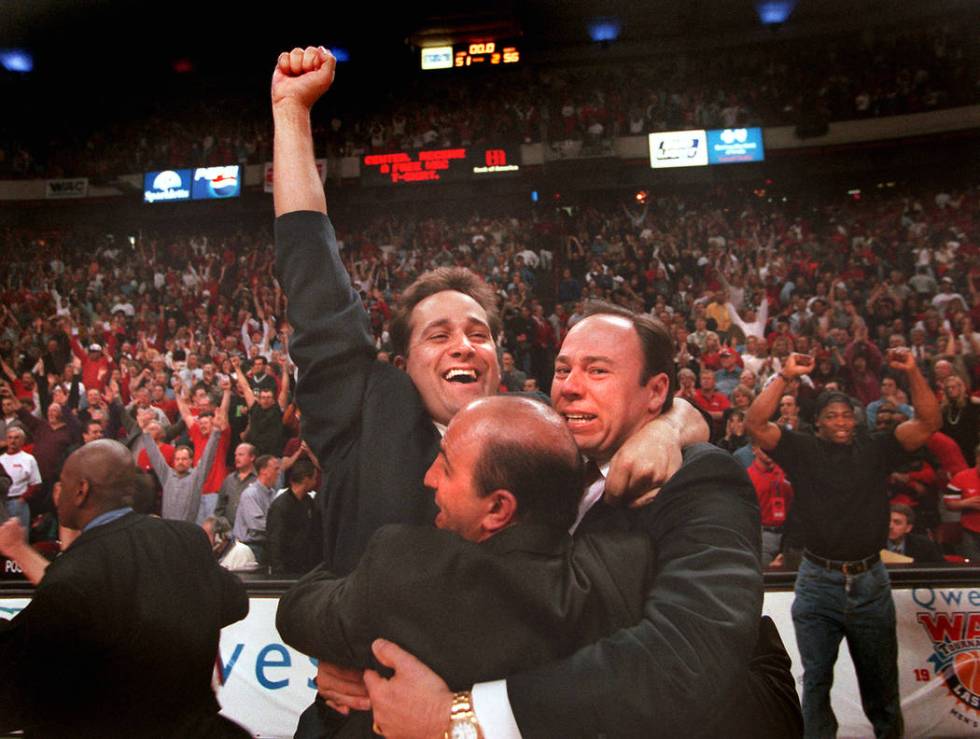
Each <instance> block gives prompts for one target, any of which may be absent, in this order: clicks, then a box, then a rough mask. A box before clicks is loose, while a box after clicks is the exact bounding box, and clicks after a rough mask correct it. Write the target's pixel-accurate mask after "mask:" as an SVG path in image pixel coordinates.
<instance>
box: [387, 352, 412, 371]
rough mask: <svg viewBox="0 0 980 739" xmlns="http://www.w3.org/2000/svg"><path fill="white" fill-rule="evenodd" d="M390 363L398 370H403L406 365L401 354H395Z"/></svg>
mask: <svg viewBox="0 0 980 739" xmlns="http://www.w3.org/2000/svg"><path fill="white" fill-rule="evenodd" d="M391 363H392V364H393V365H395V366H396V367H397V368H398V369H400V370H404V369H405V367H407V366H408V362H407V360H406V359H405V357H403V356H402V355H401V354H396V355H395V358H394V359H393V360H392V361H391Z"/></svg>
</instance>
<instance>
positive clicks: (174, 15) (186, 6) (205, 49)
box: [0, 0, 977, 73]
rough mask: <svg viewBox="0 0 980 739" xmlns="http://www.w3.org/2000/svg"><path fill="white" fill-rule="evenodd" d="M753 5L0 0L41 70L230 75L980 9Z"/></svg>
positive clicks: (754, 0) (702, 0) (882, 1)
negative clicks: (766, 24)
mask: <svg viewBox="0 0 980 739" xmlns="http://www.w3.org/2000/svg"><path fill="white" fill-rule="evenodd" d="M761 1H762V0H508V1H506V2H477V1H476V0H453V1H452V2H449V1H446V0H443V1H440V2H407V3H400V4H397V5H394V4H392V5H389V6H388V7H386V8H385V10H384V13H379V11H378V6H377V4H375V3H365V2H348V3H333V2H317V3H312V2H308V3H302V4H298V3H297V4H295V5H297V6H299V7H300V9H299V10H298V11H295V12H291V13H286V12H282V11H283V9H284V8H287V7H290V5H293V4H283V3H269V4H268V5H269V7H270V11H269V12H268V13H266V14H262V13H260V12H256V11H253V10H241V9H239V8H238V7H236V4H234V3H221V4H218V3H207V2H200V0H198V1H197V2H188V1H187V0H170V1H169V2H168V1H167V0H157V1H156V2H139V3H136V2H131V0H0V48H4V47H10V46H24V47H27V48H29V49H30V50H31V51H32V52H33V53H34V54H35V57H36V61H37V68H38V71H45V70H48V71H50V70H52V69H56V68H58V67H61V68H62V70H63V71H64V72H69V71H71V70H78V68H79V67H81V68H82V69H86V68H88V67H89V66H96V65H102V64H109V65H112V66H115V67H117V68H118V69H120V70H121V69H124V68H127V67H131V66H133V65H144V66H146V67H148V68H150V69H153V68H156V67H157V65H158V64H161V63H162V64H163V65H164V66H166V65H167V64H168V63H169V62H170V61H172V59H173V58H174V57H175V56H186V57H188V58H191V59H193V60H194V62H195V63H196V64H200V65H202V66H205V67H208V68H212V69H222V68H224V69H227V70H229V73H232V72H233V70H234V69H235V68H236V67H237V66H239V65H242V64H250V63H251V62H252V60H260V61H261V64H262V67H263V68H265V67H267V66H268V59H267V57H268V55H269V54H270V53H272V51H274V50H277V49H280V48H288V47H291V46H295V45H306V44H316V43H326V44H328V45H337V46H342V47H344V48H347V49H349V50H350V51H351V54H352V58H354V59H356V60H361V61H363V59H364V56H365V55H366V54H367V53H370V54H377V55H379V58H381V57H382V56H388V55H391V56H397V55H398V54H400V53H401V54H404V53H405V49H406V46H407V45H410V41H411V40H416V41H418V39H419V38H421V36H422V35H424V34H425V33H426V31H431V30H432V29H436V28H451V29H452V28H455V29H457V30H459V29H466V28H473V27H477V28H478V27H480V25H481V24H483V25H484V26H491V27H500V28H511V29H516V30H517V32H518V33H520V34H521V37H522V39H523V43H524V44H525V45H526V46H527V47H529V48H534V49H549V50H554V49H568V48H574V47H575V46H580V45H587V44H589V43H591V42H590V39H589V36H588V31H587V26H588V24H589V21H590V20H592V19H595V18H596V17H611V18H616V19H618V20H619V21H620V24H621V35H620V39H619V42H620V43H658V42H662V41H664V40H682V41H683V40H688V41H697V40H698V39H705V38H714V37H724V36H728V37H732V36H737V37H747V38H748V37H754V36H756V35H758V34H761V33H774V32H775V33H800V32H807V31H809V32H816V31H820V30H821V29H823V30H827V29H832V28H834V27H840V26H841V24H849V25H850V26H851V27H852V28H853V27H859V26H860V25H861V24H865V23H868V22H869V21H882V20H887V19H894V20H895V21H896V22H902V20H903V19H906V18H908V19H911V18H914V17H916V16H922V15H925V14H927V15H930V16H933V17H936V16H941V15H942V14H943V13H946V12H954V11H956V10H957V9H969V8H971V7H972V8H974V9H975V8H976V6H977V3H976V2H975V0H929V2H925V3H918V2H914V3H896V2H894V0H778V1H779V2H790V3H791V4H792V3H794V2H795V7H794V8H793V11H792V15H791V16H790V18H789V20H788V22H787V23H786V24H784V26H783V27H782V28H780V29H778V30H772V29H766V30H763V29H762V27H761V24H760V21H759V18H758V15H757V12H756V6H757V5H758V4H759V2H761ZM338 8H339V9H338ZM66 60H69V61H68V62H67V63H66Z"/></svg>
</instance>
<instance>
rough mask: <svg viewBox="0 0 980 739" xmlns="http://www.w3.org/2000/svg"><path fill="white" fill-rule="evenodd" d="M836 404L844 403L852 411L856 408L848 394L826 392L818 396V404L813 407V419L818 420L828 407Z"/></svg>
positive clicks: (834, 391)
mask: <svg viewBox="0 0 980 739" xmlns="http://www.w3.org/2000/svg"><path fill="white" fill-rule="evenodd" d="M834 403H843V404H844V405H846V406H847V407H848V408H851V409H852V410H853V408H854V403H853V402H852V401H851V396H850V395H848V394H847V393H840V392H837V391H836V390H833V391H830V392H827V391H824V392H822V393H820V395H819V396H817V402H816V404H815V405H814V407H813V417H814V418H816V417H817V416H819V415H820V414H821V413H823V410H824V408H826V407H827V406H828V405H833V404H834Z"/></svg>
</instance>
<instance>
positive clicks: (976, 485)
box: [946, 467, 980, 533]
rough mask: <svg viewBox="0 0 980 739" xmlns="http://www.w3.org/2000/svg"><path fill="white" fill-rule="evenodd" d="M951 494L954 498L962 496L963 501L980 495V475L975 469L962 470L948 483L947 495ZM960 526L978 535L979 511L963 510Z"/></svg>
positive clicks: (979, 529)
mask: <svg viewBox="0 0 980 739" xmlns="http://www.w3.org/2000/svg"><path fill="white" fill-rule="evenodd" d="M950 493H952V494H953V495H956V496H960V495H962V496H963V500H969V499H970V498H976V497H977V496H978V495H980V475H978V474H977V468H976V467H970V468H968V469H965V470H963V471H962V472H961V473H960V474H958V475H956V476H955V477H954V478H953V479H952V480H950V481H949V487H948V488H947V493H946V494H947V495H949V494H950ZM960 525H961V526H962V527H963V528H964V529H967V530H969V531H974V532H976V533H980V511H973V510H969V509H963V511H961V516H960Z"/></svg>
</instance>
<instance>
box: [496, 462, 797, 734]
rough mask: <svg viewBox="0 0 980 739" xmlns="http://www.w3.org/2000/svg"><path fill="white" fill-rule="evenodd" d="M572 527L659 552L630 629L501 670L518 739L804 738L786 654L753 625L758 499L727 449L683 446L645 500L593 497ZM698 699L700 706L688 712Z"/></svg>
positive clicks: (768, 626) (758, 584) (757, 602)
mask: <svg viewBox="0 0 980 739" xmlns="http://www.w3.org/2000/svg"><path fill="white" fill-rule="evenodd" d="M580 530H581V531H582V532H583V533H586V532H590V533H591V532H601V531H640V532H644V533H646V534H647V535H648V536H649V537H650V539H651V542H652V543H653V546H654V549H655V550H656V553H657V564H656V568H655V582H654V587H653V589H652V590H651V591H650V592H649V594H648V596H647V598H646V601H645V604H644V613H643V619H642V621H640V622H639V623H638V624H637V625H635V626H633V627H631V628H628V629H624V630H621V631H619V632H617V633H616V634H614V635H612V636H611V637H609V638H606V639H603V640H601V641H599V642H597V643H596V644H593V645H591V646H588V647H585V648H584V649H581V650H579V651H578V652H576V653H575V654H574V655H572V656H571V657H569V658H567V659H564V660H561V661H558V662H554V663H552V664H549V665H547V666H545V667H542V668H538V669H535V670H531V671H529V672H525V673H523V674H520V675H515V676H509V677H508V678H507V691H508V696H509V699H510V703H511V707H512V708H513V711H514V715H515V717H516V719H517V723H518V725H519V726H520V728H521V733H522V735H523V736H524V737H525V739H530V738H531V737H554V736H562V737H594V736H597V735H599V734H605V735H606V736H610V737H654V736H656V737H680V736H683V737H692V736H706V737H719V736H725V737H743V736H744V737H774V738H775V737H788V736H799V735H801V734H802V716H801V712H800V706H799V698H798V697H797V694H796V690H795V685H794V683H793V678H792V676H791V675H790V673H789V658H788V656H787V655H786V651H785V649H784V648H783V646H782V643H781V642H780V640H779V635H778V633H777V632H776V630H775V627H774V626H773V625H772V622H771V621H767V620H763V622H762V625H761V629H760V624H759V613H760V611H761V608H762V574H761V567H760V562H759V555H758V552H759V550H760V542H759V539H760V536H761V534H760V530H761V529H760V523H759V507H758V503H757V501H756V498H755V492H754V490H753V488H752V483H751V482H750V481H749V479H748V476H747V475H746V474H745V471H744V470H743V469H742V467H741V465H739V464H738V462H736V461H735V460H734V459H733V458H732V456H731V455H730V454H727V453H725V452H723V451H722V450H720V449H718V448H717V447H714V446H711V445H710V444H698V445H695V446H693V447H690V448H688V449H686V450H685V451H684V464H683V466H682V467H681V469H680V470H679V471H678V472H677V474H675V475H674V476H673V477H672V478H671V479H670V480H669V481H668V482H667V484H666V485H665V486H664V487H663V489H662V490H661V491H660V494H659V495H658V496H657V497H656V498H655V499H654V501H653V502H652V503H651V504H650V505H648V506H645V507H644V508H641V509H639V510H637V511H633V510H629V509H623V508H611V507H609V506H606V505H605V504H602V503H599V504H597V505H596V506H594V507H593V508H592V509H591V510H590V511H589V513H588V514H587V515H586V517H585V519H584V520H583V522H582V524H581V527H580ZM754 650H755V651H754ZM752 658H757V659H754V660H753V663H752V667H753V669H752V671H751V672H750V671H749V669H748V666H749V664H750V659H752ZM638 676H640V677H639V678H638ZM643 676H647V677H643ZM693 696H698V698H697V699H692V697H693ZM696 702H702V703H703V705H704V706H705V710H704V712H703V713H700V714H695V713H693V712H692V703H696Z"/></svg>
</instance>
